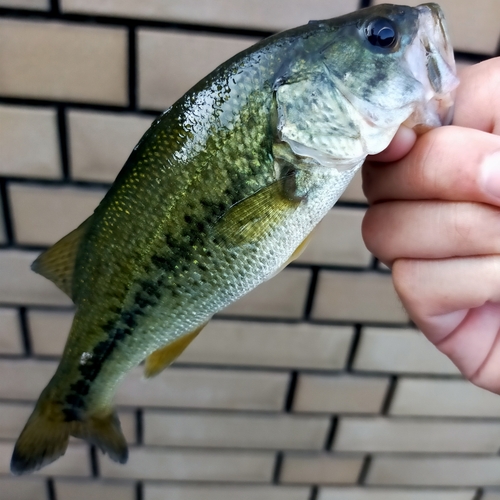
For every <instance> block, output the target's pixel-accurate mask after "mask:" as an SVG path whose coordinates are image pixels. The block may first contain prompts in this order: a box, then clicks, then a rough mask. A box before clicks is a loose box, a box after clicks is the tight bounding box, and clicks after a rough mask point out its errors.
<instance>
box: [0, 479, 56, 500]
mask: <svg viewBox="0 0 500 500" xmlns="http://www.w3.org/2000/svg"><path fill="white" fill-rule="evenodd" d="M0 491H1V492H2V500H49V498H48V496H47V486H46V484H45V479H42V478H38V477H36V478H35V477H26V476H23V477H2V478H0Z"/></svg>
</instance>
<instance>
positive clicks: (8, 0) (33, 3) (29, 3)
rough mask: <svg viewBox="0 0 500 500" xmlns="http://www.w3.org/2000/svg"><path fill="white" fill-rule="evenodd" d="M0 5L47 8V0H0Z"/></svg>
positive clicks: (19, 7)
mask: <svg viewBox="0 0 500 500" xmlns="http://www.w3.org/2000/svg"><path fill="white" fill-rule="evenodd" d="M0 6H1V7H12V8H14V9H34V10H35V9H36V10H48V9H49V8H50V1H49V0H0Z"/></svg>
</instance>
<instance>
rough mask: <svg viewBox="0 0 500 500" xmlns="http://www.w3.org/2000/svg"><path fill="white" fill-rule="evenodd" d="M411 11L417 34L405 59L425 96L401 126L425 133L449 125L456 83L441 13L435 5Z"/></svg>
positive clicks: (451, 53)
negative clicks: (414, 11) (414, 14)
mask: <svg viewBox="0 0 500 500" xmlns="http://www.w3.org/2000/svg"><path fill="white" fill-rule="evenodd" d="M415 9H416V10H417V12H418V23H419V24H418V32H417V34H416V36H415V38H414V40H413V42H412V43H411V44H410V46H409V47H408V49H407V51H406V53H405V60H406V63H407V65H408V68H409V69H410V72H411V73H412V75H413V77H414V78H415V79H416V80H418V81H419V82H420V83H421V84H422V86H423V90H424V95H425V97H424V103H423V104H422V105H421V106H419V107H418V108H417V109H416V110H415V112H414V113H413V114H412V115H411V116H410V117H409V119H408V120H407V122H405V125H407V126H410V127H412V128H415V129H416V130H417V131H425V130H428V129H430V128H434V127H437V126H440V125H448V124H450V123H451V120H452V117H453V102H454V93H455V89H456V87H457V86H458V83H459V80H458V78H457V76H456V66H455V58H454V54H453V48H452V46H451V43H450V41H449V36H448V31H447V28H446V22H445V19H444V14H443V11H442V10H441V8H440V7H439V5H437V4H435V3H427V4H422V5H419V6H417V7H415ZM423 61H425V62H423Z"/></svg>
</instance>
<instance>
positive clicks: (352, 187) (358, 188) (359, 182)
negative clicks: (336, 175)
mask: <svg viewBox="0 0 500 500" xmlns="http://www.w3.org/2000/svg"><path fill="white" fill-rule="evenodd" d="M340 201H349V202H355V203H367V200H366V196H365V194H364V193H363V179H362V177H361V170H358V171H357V172H356V175H355V176H354V177H353V179H352V181H351V182H350V183H349V185H348V186H347V189H346V190H345V191H344V194H343V195H342V196H341V197H340Z"/></svg>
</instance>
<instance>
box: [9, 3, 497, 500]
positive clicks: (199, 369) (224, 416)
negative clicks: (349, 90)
mask: <svg viewBox="0 0 500 500" xmlns="http://www.w3.org/2000/svg"><path fill="white" fill-rule="evenodd" d="M369 3H370V2H366V1H362V2H360V1H358V0H182V1H176V2H174V1H170V0H141V1H138V0H107V1H104V0H51V1H49V0H0V176H1V177H0V195H1V200H2V203H1V205H0V209H1V212H2V213H1V214H0V243H1V247H0V305H1V307H0V498H1V499H6V500H14V499H15V500H28V499H29V500H84V499H85V500H87V499H89V498H92V499H94V500H100V499H105V500H115V499H116V500H163V499H168V500H211V499H214V500H215V499H217V500H250V499H252V500H256V499H265V500H314V499H316V500H473V499H474V500H479V499H480V498H482V499H483V500H499V499H500V456H498V450H499V448H500V397H498V396H495V395H493V394H490V393H487V392H485V391H482V390H480V389H478V388H476V387H474V386H472V385H470V384H468V383H467V382H465V381H463V380H462V379H461V378H460V375H459V373H458V371H457V370H456V368H455V367H454V366H453V365H452V364H451V363H450V362H449V361H448V360H447V359H446V358H445V357H444V356H443V355H441V354H440V353H439V352H437V351H436V350H434V349H433V348H432V347H431V346H430V345H429V344H428V343H427V341H426V340H425V339H424V338H423V336H422V335H421V334H420V333H419V332H417V331H415V330H413V329H412V328H411V325H410V324H409V322H408V318H407V316H406V314H405V312H404V311H403V309H402V307H401V305H400V304H399V302H398V300H397V298H396V295H395V293H394V290H393V288H392V285H391V280H390V276H389V274H388V272H387V270H386V269H384V268H382V267H381V266H379V265H378V263H377V262H376V261H375V260H374V259H373V257H372V256H371V255H370V254H369V253H368V251H367V250H366V249H365V247H364V245H363V242H362V240H361V236H360V225H361V220H362V217H363V213H364V210H365V204H364V198H363V195H362V192H361V188H360V183H359V179H357V180H356V181H355V182H353V184H352V185H351V186H350V187H349V189H348V191H347V192H346V194H345V195H344V196H343V198H342V200H341V202H340V203H339V204H338V205H337V206H336V207H335V208H333V209H332V211H331V212H330V213H329V215H328V216H327V217H326V219H325V221H324V222H323V223H322V224H321V226H320V227H319V229H318V230H317V231H316V234H315V237H314V240H313V241H312V243H311V244H310V246H309V248H308V249H307V250H306V252H305V253H304V254H303V255H302V256H301V258H300V259H299V260H298V261H297V262H296V263H294V264H292V265H291V266H289V267H288V268H287V269H286V270H285V271H283V272H282V273H281V274H280V275H278V276H277V277H276V278H274V279H273V280H271V281H269V282H267V283H265V284H263V285H262V286H260V287H259V289H258V290H257V291H254V292H252V293H250V294H249V295H248V296H246V297H245V298H243V299H242V300H241V301H239V302H238V303H236V304H234V305H232V306H230V307H229V308H228V309H226V310H225V311H223V312H222V313H221V314H220V315H219V316H218V318H217V319H215V320H214V321H213V322H212V323H210V325H209V326H208V327H207V328H206V329H205V330H204V331H203V333H202V335H200V337H198V338H197V339H196V340H195V341H194V343H193V344H192V346H190V348H189V349H188V350H187V351H186V352H185V353H184V354H183V355H182V356H181V358H180V359H179V360H178V361H177V362H176V363H175V365H174V366H173V367H172V368H171V369H169V370H167V371H165V372H164V373H162V374H161V375H159V376H158V377H157V378H155V379H153V380H150V381H148V382H144V381H143V380H142V379H141V370H140V369H139V368H137V369H136V370H133V371H132V372H131V373H130V374H129V375H128V376H127V378H126V380H125V382H124V383H123V384H122V386H121V387H120V389H119V391H118V394H117V398H116V401H117V404H118V407H119V413H120V418H121V421H122V426H123V429H124V433H125V435H126V438H127V440H128V441H129V443H130V448H131V454H130V459H129V463H128V464H127V465H126V466H118V465H116V464H114V463H112V462H110V461H109V460H108V459H107V458H106V457H103V456H102V455H101V454H100V453H99V452H96V450H95V449H93V448H90V447H88V446H87V445H86V444H83V443H82V442H80V441H77V440H74V441H73V442H72V443H71V445H70V448H69V450H68V452H67V453H66V456H65V457H64V458H63V459H60V460H58V461H57V462H55V463H54V464H53V465H51V466H49V467H47V468H46V469H43V470H42V471H41V472H40V473H37V474H35V475H34V476H32V477H27V478H24V477H23V478H20V479H19V478H12V477H10V476H9V471H8V462H9V459H10V454H11V452H12V446H13V442H14V439H15V438H16V437H17V435H18V433H19V432H20V430H21V428H22V426H23V425H24V422H25V420H26V418H27V417H28V415H29V413H30V411H31V408H32V406H33V403H34V401H35V400H36V398H37V396H38V394H39V392H40V391H41V389H42V388H43V387H44V385H45V383H46V382H47V381H48V379H49V378H50V376H51V374H52V373H53V371H54V369H55V366H56V362H57V358H58V356H59V354H60V352H61V350H62V347H63V344H64V340H65V337H66V335H67V332H68V330H69V326H70V323H71V319H72V310H71V306H70V302H69V300H68V299H67V298H66V297H65V296H64V295H63V294H62V293H61V292H59V291H58V290H57V289H56V288H55V287H54V286H53V285H52V284H51V283H49V282H48V281H47V280H45V279H43V278H41V277H40V276H38V275H36V274H34V273H32V272H31V271H30V269H29V265H30V263H31V261H32V260H33V259H34V258H35V257H36V255H37V254H38V253H39V251H40V250H41V249H43V248H46V247H47V246H49V245H50V244H52V243H54V242H55V241H56V240H57V239H58V238H60V237H61V236H63V235H64V234H66V233H67V232H68V231H70V230H71V229H73V228H74V227H76V226H77V225H78V224H79V223H80V222H81V221H83V220H84V219H85V218H86V217H87V216H88V215H89V214H90V213H91V212H92V210H93V209H94V207H95V206H96V205H97V203H98V202H99V200H100V199H101V197H102V196H103V195H104V193H105V191H106V189H107V187H109V184H110V183H111V182H112V180H113V178H114V177H115V175H116V174H117V172H118V171H119V169H120V168H121V166H122V165H123V163H124V161H125V159H126V157H127V155H128V154H129V152H130V151H131V149H132V148H133V146H134V145H135V143H136V142H137V140H138V139H139V138H140V136H141V135H142V133H143V132H144V131H145V130H146V129H147V127H148V126H149V124H150V122H151V121H152V120H153V118H154V117H155V116H156V115H157V114H158V113H159V112H160V111H161V110H163V109H164V108H166V107H167V106H169V105H170V104H171V103H172V102H173V101H174V100H175V99H177V98H178V97H179V96H181V95H182V93H183V92H184V91H185V90H186V89H187V88H189V87H190V86H191V85H192V84H193V83H195V82H196V81H197V80H199V79H200V78H201V77H203V76H204V75H205V74H206V73H207V72H209V71H210V70H211V69H212V68H213V67H215V66H216V65H217V64H219V63H220V62H222V61H224V60H225V59H226V58H228V57H229V56H231V55H232V54H233V53H235V52H238V51H240V50H242V49H244V48H245V47H247V46H248V45H250V44H252V43H254V42H255V41H256V40H258V39H259V38H261V37H263V36H265V35H267V34H269V33H271V32H274V31H276V30H280V29H284V28H288V27H292V26H294V25H298V24H303V23H305V22H307V21H308V20H309V19H319V18H327V17H334V16H336V15H339V14H342V13H345V12H347V11H350V10H353V9H356V8H358V7H360V6H361V5H367V4H369ZM372 3H379V1H378V0H376V1H375V2H372ZM380 3H381V2H380ZM406 3H411V4H417V3H420V2H413V1H410V0H407V2H406ZM441 3H442V5H443V7H444V8H445V10H446V12H447V15H448V19H449V23H450V25H451V32H452V36H453V41H454V45H455V47H456V49H457V51H458V52H457V56H458V58H459V59H460V61H462V62H463V63H464V64H469V63H471V62H475V61H479V60H482V59H485V58H488V57H491V56H493V55H494V54H495V52H496V50H497V47H498V39H499V33H500V23H499V21H498V20H499V19H500V2H498V0H475V2H470V1H464V0H441ZM495 487H496V488H497V489H495Z"/></svg>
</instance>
